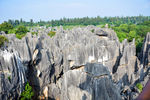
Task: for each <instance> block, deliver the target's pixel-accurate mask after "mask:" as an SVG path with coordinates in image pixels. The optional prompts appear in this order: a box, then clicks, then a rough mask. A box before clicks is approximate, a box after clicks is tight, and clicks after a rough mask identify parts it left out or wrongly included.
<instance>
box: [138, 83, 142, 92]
mask: <svg viewBox="0 0 150 100" xmlns="http://www.w3.org/2000/svg"><path fill="white" fill-rule="evenodd" d="M136 87H137V88H138V89H139V90H140V92H141V91H142V90H143V85H142V84H141V83H137V84H136Z"/></svg>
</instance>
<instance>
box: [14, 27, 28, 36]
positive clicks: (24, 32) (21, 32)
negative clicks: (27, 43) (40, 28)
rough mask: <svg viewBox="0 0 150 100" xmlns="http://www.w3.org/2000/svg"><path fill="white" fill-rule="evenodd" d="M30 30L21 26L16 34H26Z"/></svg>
mask: <svg viewBox="0 0 150 100" xmlns="http://www.w3.org/2000/svg"><path fill="white" fill-rule="evenodd" d="M27 32H28V29H27V28H26V27H25V26H19V27H18V28H17V30H16V34H26V33H27Z"/></svg>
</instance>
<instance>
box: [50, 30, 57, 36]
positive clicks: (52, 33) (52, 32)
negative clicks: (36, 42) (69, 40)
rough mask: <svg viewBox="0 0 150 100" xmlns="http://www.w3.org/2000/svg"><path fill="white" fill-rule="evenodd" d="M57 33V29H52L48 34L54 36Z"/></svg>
mask: <svg viewBox="0 0 150 100" xmlns="http://www.w3.org/2000/svg"><path fill="white" fill-rule="evenodd" d="M55 34H56V32H55V31H50V32H49V33H48V35H49V36H50V37H53V36H54V35H55Z"/></svg>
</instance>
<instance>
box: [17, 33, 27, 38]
mask: <svg viewBox="0 0 150 100" xmlns="http://www.w3.org/2000/svg"><path fill="white" fill-rule="evenodd" d="M25 35H26V34H16V38H18V39H22V38H23V37H24V36H25Z"/></svg>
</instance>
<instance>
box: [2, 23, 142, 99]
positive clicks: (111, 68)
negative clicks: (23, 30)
mask: <svg viewBox="0 0 150 100" xmlns="http://www.w3.org/2000/svg"><path fill="white" fill-rule="evenodd" d="M50 30H51V28H45V27H44V28H41V29H37V28H35V29H32V31H33V32H38V35H37V36H36V35H32V34H31V33H27V35H26V36H25V37H23V38H22V39H21V40H19V39H17V38H16V37H15V35H14V34H9V35H6V34H4V35H5V36H6V37H8V39H9V43H8V47H7V48H5V50H7V53H6V54H9V53H11V54H12V55H13V58H14V59H15V61H16V59H19V60H18V63H20V64H21V65H19V66H24V67H21V68H22V69H24V70H25V69H26V74H25V75H24V74H23V77H22V80H23V79H24V80H26V79H27V80H28V81H29V83H30V84H31V86H32V87H33V90H34V92H35V97H36V98H37V97H38V98H48V99H56V100H68V99H69V100H103V99H106V100H120V99H124V98H129V97H131V93H129V94H126V92H125V91H130V92H132V89H131V88H134V87H135V82H137V81H138V80H139V78H140V77H141V76H140V72H141V70H142V68H141V67H140V62H139V60H138V58H137V57H136V48H135V41H134V40H133V41H132V42H131V43H128V42H127V40H124V41H123V43H120V42H119V40H118V38H117V36H116V33H115V32H114V31H113V30H112V29H108V28H98V27H95V26H87V27H83V28H80V27H79V28H74V29H72V30H63V28H62V27H61V28H60V29H57V28H56V29H55V30H56V35H55V36H54V37H52V38H50V37H49V36H48V35H47V34H48V33H49V31H50ZM91 30H94V31H93V32H92V31H91ZM1 52H2V54H1V55H0V56H1V58H3V53H4V50H1ZM5 52H6V51H5ZM14 54H17V55H14ZM11 57H12V56H11ZM16 57H17V58H16ZM0 62H1V63H0V64H1V65H5V60H0ZM9 64H10V65H14V66H13V67H11V68H8V70H10V69H16V72H14V71H13V72H12V73H13V74H15V75H16V74H17V75H18V73H24V71H21V72H20V70H18V67H17V63H16V62H9ZM6 68H7V67H6ZM19 68H20V67H19ZM3 70H4V69H2V71H3ZM3 76H6V77H7V73H6V74H5V73H3ZM16 77H17V78H16V80H20V78H19V77H18V76H16ZM0 80H1V83H2V82H4V79H3V78H2V77H1V78H0ZM7 81H8V80H7ZM17 82H18V83H19V84H20V81H17ZM25 82H26V81H24V82H22V83H25ZM18 83H16V84H18ZM11 85H12V86H13V85H14V83H13V84H11ZM0 86H1V87H2V85H1V84H0ZM6 86H7V87H8V86H9V84H6ZM17 86H19V85H17ZM127 86H128V88H126V87H127ZM22 87H23V85H22ZM13 89H14V90H15V91H17V90H20V88H13ZM0 90H1V91H0V92H1V93H2V92H4V90H2V89H1V88H0ZM5 93H6V94H5V95H3V94H2V95H1V94H0V95H1V97H2V96H3V97H5V98H6V99H7V98H8V97H11V96H8V94H9V92H5ZM16 94H17V96H16V95H14V97H12V98H18V97H19V93H16ZM120 94H121V95H120ZM136 97H137V96H135V98H136ZM131 99H133V98H131Z"/></svg>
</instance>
